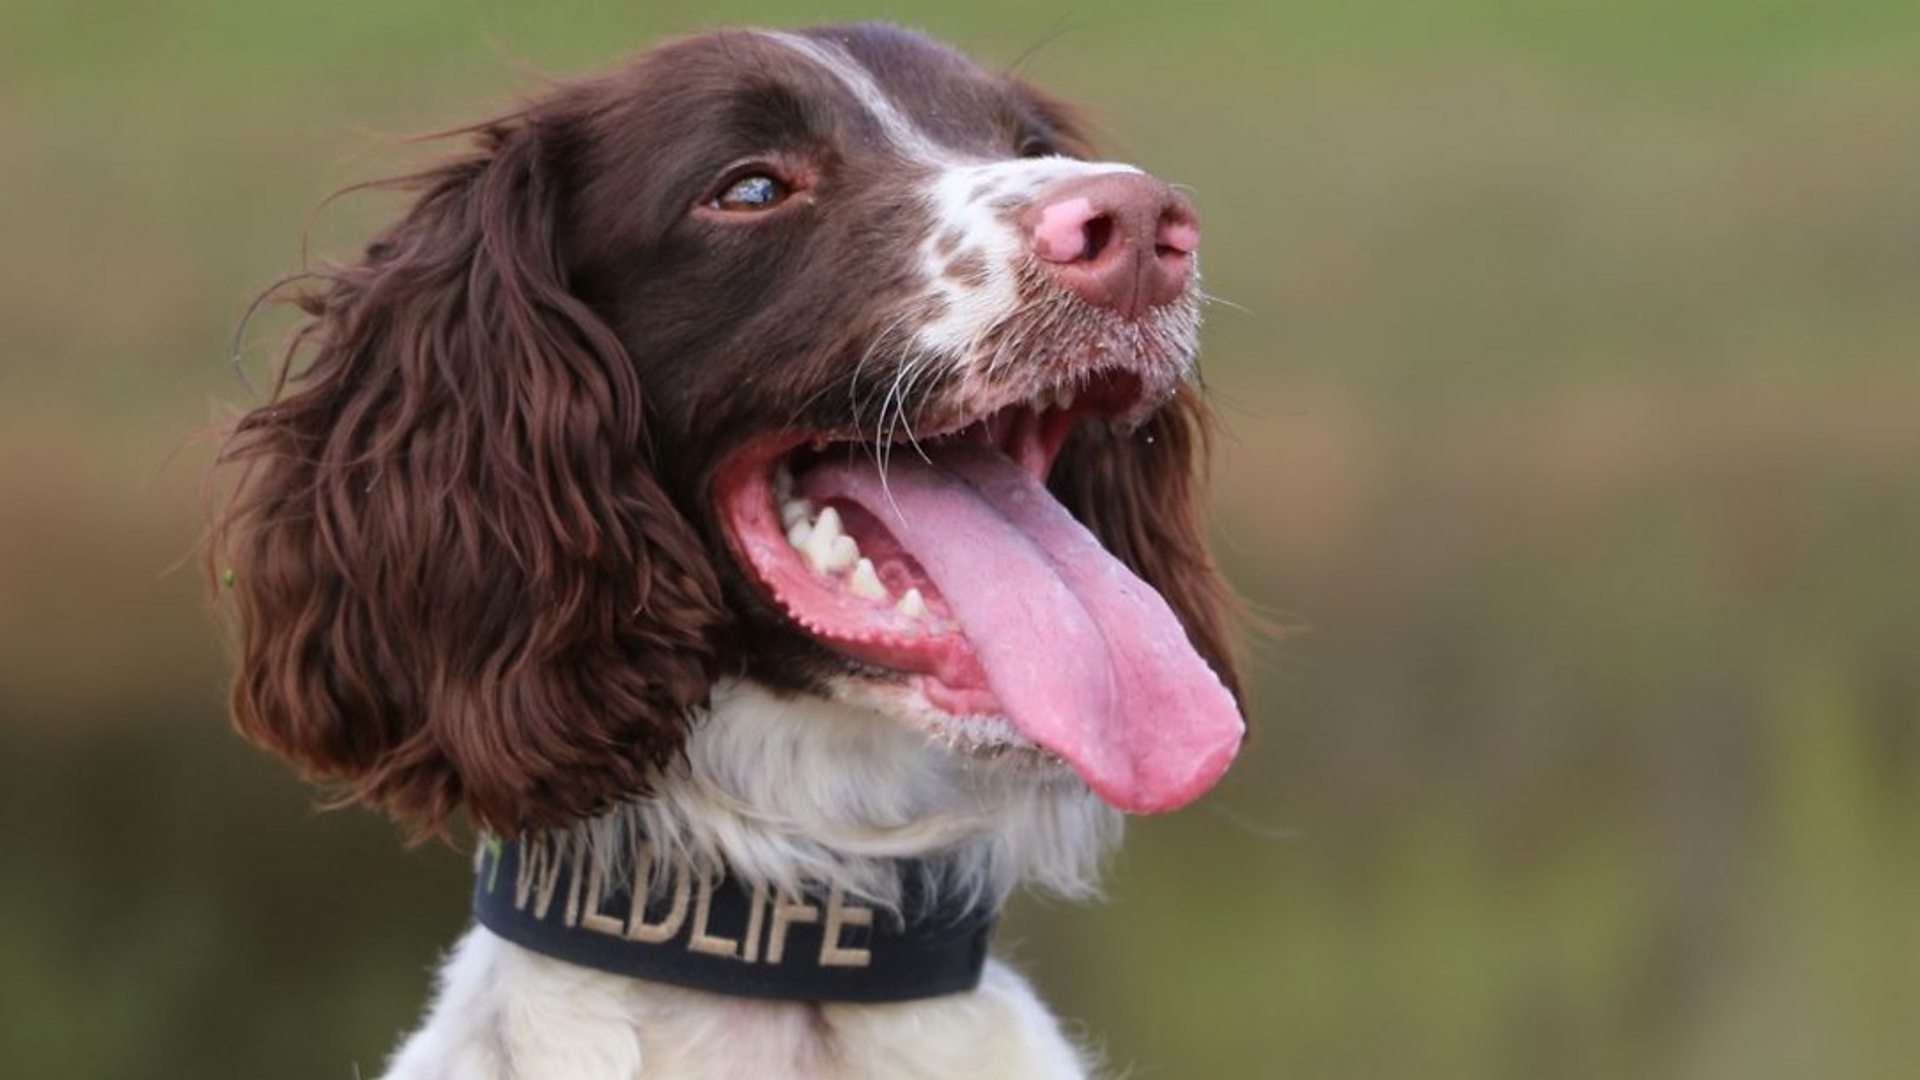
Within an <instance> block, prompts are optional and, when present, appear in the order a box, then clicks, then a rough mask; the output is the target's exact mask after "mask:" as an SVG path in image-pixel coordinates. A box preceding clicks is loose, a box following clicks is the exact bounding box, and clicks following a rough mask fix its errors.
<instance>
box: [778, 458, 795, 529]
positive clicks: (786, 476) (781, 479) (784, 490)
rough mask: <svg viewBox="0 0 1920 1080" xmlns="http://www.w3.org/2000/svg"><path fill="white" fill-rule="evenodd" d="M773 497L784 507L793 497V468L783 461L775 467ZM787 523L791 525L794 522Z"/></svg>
mask: <svg viewBox="0 0 1920 1080" xmlns="http://www.w3.org/2000/svg"><path fill="white" fill-rule="evenodd" d="M773 499H774V501H775V502H777V503H779V504H780V505H781V507H782V508H783V509H784V508H785V506H786V504H787V503H788V502H789V501H791V500H792V499H793V470H792V469H791V468H789V467H788V466H787V463H786V462H784V461H782V462H780V463H778V464H776V465H774V467H773ZM787 524H789V525H791V524H793V523H792V522H788V523H787Z"/></svg>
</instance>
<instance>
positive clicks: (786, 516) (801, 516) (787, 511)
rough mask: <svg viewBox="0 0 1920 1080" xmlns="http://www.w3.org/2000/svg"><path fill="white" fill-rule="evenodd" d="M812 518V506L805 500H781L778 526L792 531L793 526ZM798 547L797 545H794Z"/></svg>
mask: <svg viewBox="0 0 1920 1080" xmlns="http://www.w3.org/2000/svg"><path fill="white" fill-rule="evenodd" d="M811 517H813V504H812V503H810V502H808V501H807V500H805V499H783V500H781V502H780V524H782V525H784V526H786V527H787V528H788V529H792V528H793V527H794V526H795V525H799V524H802V523H804V522H806V521H807V520H808V519H809V518H811ZM794 546H795V547H798V546H799V545H798V544H796V545H794Z"/></svg>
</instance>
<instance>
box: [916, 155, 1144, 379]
mask: <svg viewBox="0 0 1920 1080" xmlns="http://www.w3.org/2000/svg"><path fill="white" fill-rule="evenodd" d="M1139 171H1140V170H1139V169H1136V168H1134V167H1133V166H1132V165H1125V164H1121V163H1119V162H1112V161H1076V160H1074V159H1072V158H1062V157H1049V158H1018V159H1015V160H1012V161H993V162H984V163H978V164H952V165H948V166H946V167H944V168H942V169H941V170H940V171H939V172H937V173H935V174H934V175H933V177H932V178H931V179H930V180H929V181H928V184H927V198H928V202H929V203H931V204H932V207H933V212H934V223H933V229H932V231H931V232H930V233H929V234H928V235H927V236H926V237H925V238H924V239H923V240H922V241H921V244H920V258H921V267H922V269H923V270H924V271H925V272H926V275H927V279H928V282H929V288H930V290H931V293H932V295H933V296H935V297H938V298H939V299H940V300H942V301H944V302H945V303H944V310H943V311H942V312H941V314H940V315H939V317H938V318H935V319H933V320H930V321H929V322H927V323H926V324H925V325H923V326H921V327H920V329H919V332H918V333H917V334H916V335H915V340H916V343H917V344H919V345H920V346H921V347H922V348H925V349H928V350H930V351H933V352H935V353H940V354H944V355H948V356H961V355H964V354H967V353H970V352H971V351H972V350H973V348H974V347H975V346H976V345H977V344H978V343H979V342H980V340H981V339H982V338H983V337H985V336H986V334H987V332H988V331H989V330H991V329H993V327H994V326H995V325H997V324H998V323H1000V322H1001V321H1002V320H1004V319H1006V318H1007V317H1008V316H1010V315H1012V314H1013V313H1014V311H1015V309H1016V308H1018V306H1019V305H1020V294H1019V288H1018V281H1019V273H1018V270H1019V267H1020V266H1021V265H1023V264H1024V263H1025V262H1027V261H1028V260H1030V259H1032V258H1033V255H1032V253H1031V251H1030V250H1029V245H1028V242H1027V236H1026V230H1025V229H1024V228H1022V227H1021V224H1020V217H1021V215H1022V213H1023V211H1024V210H1025V208H1026V207H1027V206H1028V205H1029V204H1031V203H1032V201H1033V198H1034V196H1035V195H1038V194H1039V193H1040V192H1041V191H1043V190H1045V189H1046V188H1047V187H1048V186H1049V185H1051V184H1054V183H1057V182H1059V181H1061V180H1065V179H1068V178H1070V177H1076V176H1100V175H1106V174H1110V173H1137V172H1139ZM949 238H957V239H958V240H959V246H958V248H957V249H953V250H947V249H948V248H949V247H950V241H949ZM959 262H965V263H967V264H970V265H971V266H972V267H974V268H975V269H976V270H977V271H978V273H977V274H976V275H968V276H961V277H956V276H954V275H953V274H951V273H949V272H948V271H949V268H951V267H952V266H954V265H955V264H956V263H959Z"/></svg>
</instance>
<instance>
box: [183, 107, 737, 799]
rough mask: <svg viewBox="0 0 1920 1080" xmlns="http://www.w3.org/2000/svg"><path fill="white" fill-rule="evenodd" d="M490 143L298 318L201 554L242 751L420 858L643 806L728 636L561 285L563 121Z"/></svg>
mask: <svg viewBox="0 0 1920 1080" xmlns="http://www.w3.org/2000/svg"><path fill="white" fill-rule="evenodd" d="M474 134H475V136H476V138H477V142H478V144H479V151H478V152H477V153H475V154H473V155H471V156H468V157H464V158H461V159H459V160H455V161H452V162H449V163H446V164H443V165H441V166H439V167H437V168H433V169H430V170H428V171H426V172H424V173H421V174H419V175H417V176H414V177H412V178H410V179H409V180H408V181H406V182H404V183H405V186H406V187H407V188H408V189H409V190H413V191H416V192H417V193H418V194H417V196H416V199H415V201H414V203H413V204H412V206H411V208H410V209H409V210H408V211H407V212H406V213H405V214H404V216H403V217H402V218H401V219H400V220H399V221H398V222H397V223H396V224H395V225H393V226H391V227H390V228H388V229H387V230H386V231H385V232H384V233H383V234H381V235H380V236H379V237H378V238H377V239H376V240H375V241H374V242H373V243H372V244H370V245H369V246H368V248H367V250H366V252H365V254H364V256H363V257H362V258H361V259H360V260H359V261H358V262H356V263H354V264H351V265H348V266H345V267H339V268H335V269H332V270H330V271H328V272H326V273H325V274H323V275H321V276H322V278H323V280H324V284H323V285H321V286H319V287H317V288H311V289H309V290H307V291H306V292H304V293H303V294H301V295H300V296H299V297H298V298H297V300H296V302H297V303H298V305H299V306H300V308H301V309H302V310H303V311H305V312H306V313H307V315H308V316H310V318H309V320H308V321H307V322H306V323H305V324H304V326H303V327H302V328H301V329H300V330H299V331H298V332H297V334H296V335H295V337H294V339H293V341H292V343H291V345H290V346H289V348H288V351H287V356H286V361H285V364H286V366H285V368H284V369H283V371H282V373H281V375H280V381H279V385H278V386H277V387H276V388H275V391H274V393H273V395H272V397H271V400H269V401H267V402H266V403H264V404H262V405H260V406H259V407H258V408H255V409H254V410H253V411H252V412H250V413H248V414H246V415H245V416H244V417H243V418H242V419H241V420H240V421H239V423H238V425H237V426H236V428H235V430H234V431H233V433H232V435H231V436H230V438H229V439H228V441H227V443H226V444H225V446H224V447H223V450H222V453H221V456H220V467H221V468H222V469H223V470H224V471H227V472H228V473H229V474H230V475H231V478H232V479H231V490H230V494H229V495H228V496H227V497H226V499H225V500H224V501H223V503H222V505H221V507H220V509H219V510H218V511H217V513H216V516H215V521H214V524H213V530H212V536H211V543H210V546H209V552H210V559H211V560H212V563H211V565H212V568H213V571H214V573H215V574H216V575H217V576H218V577H219V578H220V579H221V580H222V581H224V582H225V583H226V586H227V587H226V588H225V589H224V590H223V591H224V592H226V593H227V594H228V595H229V601H230V604H231V608H232V613H233V616H234V621H235V624H236V632H237V636H238V649H239V653H240V657H239V664H238V672H237V675H236V678H235V683H234V687H233V701H232V704H233V712H234V717H235V720H236V722H237V724H238V726H239V727H240V729H241V730H242V731H243V732H244V733H245V734H246V735H248V736H249V737H251V738H253V739H254V740H256V741H258V742H260V743H262V744H264V745H266V746H267V747H269V748H271V749H273V750H275V751H278V752H279V753H281V754H283V755H285V756H286V757H288V758H290V759H292V760H293V761H295V762H296V763H298V764H299V765H300V766H301V767H302V769H303V771H305V772H307V773H308V774H309V775H311V776H314V777H317V778H331V779H335V780H343V781H345V782H346V784H347V785H348V791H349V793H350V795H351V796H357V797H358V798H360V799H362V800H364V801H366V802H368V803H370V804H373V805H375V806H378V807H381V808H384V809H386V810H387V811H389V812H391V813H392V814H394V815H395V816H396V817H397V818H399V819H401V820H403V821H404V822H406V823H408V824H410V825H412V826H413V827H415V828H416V829H419V830H421V831H422V832H427V833H430V832H436V831H441V830H443V829H444V828H445V826H446V824H447V822H448V819H449V817H450V815H452V814H453V813H454V811H455V810H457V809H461V808H464V809H465V810H466V812H467V813H468V815H469V816H470V817H471V818H472V819H473V820H474V822H475V823H477V824H479V825H481V826H483V827H485V828H488V829H490V830H493V831H496V832H499V833H503V834H507V835H512V834H516V833H518V832H520V831H522V830H526V829H529V828H536V827H544V826H550V825H555V824H559V823H561V822H564V821H567V820H570V819H574V818H578V817H582V816H585V815H589V814H593V813H596V812H599V811H602V810H604V809H606V808H607V807H608V806H609V805H610V804H612V803H613V802H614V801H616V800H618V799H619V798H621V797H623V796H627V795H630V794H633V793H635V792H638V791H641V790H643V789H644V787H645V785H646V781H647V779H648V775H649V770H650V767H651V766H654V765H657V764H659V763H661V762H663V761H665V760H666V759H667V758H669V757H670V756H671V755H672V754H673V753H675V752H677V751H678V749H679V747H680V745H681V743H682V741H683V739H684V735H685V732H684V730H683V729H684V726H685V723H686V720H685V716H686V714H687V710H688V709H690V708H692V707H695V706H697V705H699V704H700V703H701V702H702V701H703V700H704V699H705V697H706V694H707V691H708V688H709V686H710V683H711V680H712V678H713V676H714V673H715V672H714V669H715V665H716V653H717V647H718V646H717V639H718V638H719V636H720V635H721V634H722V633H723V632H724V629H725V620H726V616H725V614H724V608H723V607H722V605H721V601H720V588H719V584H718V580H717V576H716V570H715V568H714V567H713V565H712V564H711V562H710V560H709V556H708V555H707V553H706V549H705V548H704V546H703V545H702V543H701V542H700V539H699V537H698V536H697V534H696V532H695V531H694V529H693V527H692V525H691V524H690V523H689V522H688V521H687V520H686V519H685V518H684V517H683V516H682V515H681V513H680V512H679V511H678V510H677V509H676V508H675V507H674V506H673V504H672V503H671V502H669V501H668V498H667V496H666V495H665V494H664V493H663V492H662V489H661V486H660V484H659V483H658V482H657V481H656V478H655V476H654V475H653V472H652V466H651V464H650V458H651V454H650V452H649V448H648V443H647V437H648V433H647V421H646V412H645V402H644V400H643V388H642V387H641V386H640V385H639V381H638V377H637V376H636V374H635V370H634V367H633V364H632V362H631V360H630V358H629V357H628V355H627V353H626V350H625V349H624V347H623V346H622V344H621V342H620V341H619V340H618V338H617V337H616V336H615V335H614V334H613V332H612V331H611V330H609V329H608V328H607V327H606V326H605V325H604V324H603V323H602V322H601V321H600V320H599V319H598V318H596V316H595V315H594V313H593V312H592V311H591V310H589V309H588V308H587V307H586V306H585V305H584V304H583V303H581V302H580V301H579V300H578V299H577V298H576V297H574V296H573V295H572V294H570V292H569V291H568V288H567V284H566V273H565V269H564V266H563V253H562V252H561V251H560V250H559V243H558V241H557V239H556V237H557V223H558V221H559V219H560V215H561V212H562V204H563V201H564V200H565V198H566V192H565V190H564V185H563V184H561V183H560V178H561V177H563V176H565V175H566V172H565V169H566V155H567V154H568V153H569V152H570V150H569V147H570V146H571V145H573V142H574V140H570V139H569V138H568V137H567V136H568V132H567V131H566V130H565V125H564V119H563V118H561V119H553V118H550V119H547V120H541V119H539V118H534V117H524V116H523V117H516V118H512V119H509V120H505V121H500V122H496V123H493V124H490V125H485V126H482V127H480V128H477V129H475V130H474Z"/></svg>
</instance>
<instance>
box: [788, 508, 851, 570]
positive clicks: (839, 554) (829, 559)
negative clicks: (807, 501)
mask: <svg viewBox="0 0 1920 1080" xmlns="http://www.w3.org/2000/svg"><path fill="white" fill-rule="evenodd" d="M848 539H849V538H848V537H847V535H846V533H844V532H842V531H841V529H840V512H839V511H837V510H835V509H834V508H833V507H831V506H829V507H827V508H826V509H825V510H822V511H820V516H819V517H818V518H816V519H815V520H814V523H813V531H812V532H810V533H808V534H807V543H806V546H805V547H804V548H802V549H801V550H802V551H803V552H804V553H805V555H806V556H807V562H808V563H809V564H810V565H812V567H813V569H814V571H815V572H816V573H821V574H831V573H834V572H836V571H840V570H845V569H846V568H847V567H849V566H852V565H853V560H854V559H857V558H859V557H860V549H859V548H858V547H855V548H854V549H853V553H852V558H849V557H848V553H847V545H846V544H843V543H842V542H841V541H843V540H848Z"/></svg>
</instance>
